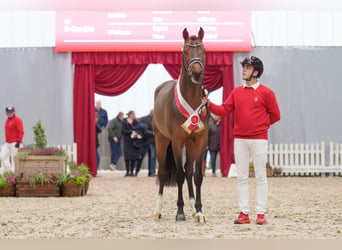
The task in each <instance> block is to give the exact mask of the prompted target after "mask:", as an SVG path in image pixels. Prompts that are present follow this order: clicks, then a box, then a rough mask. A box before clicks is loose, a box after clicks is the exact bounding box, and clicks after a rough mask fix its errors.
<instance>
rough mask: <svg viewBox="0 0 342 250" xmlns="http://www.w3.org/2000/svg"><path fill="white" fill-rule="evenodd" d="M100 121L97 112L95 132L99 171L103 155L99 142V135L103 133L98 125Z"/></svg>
mask: <svg viewBox="0 0 342 250" xmlns="http://www.w3.org/2000/svg"><path fill="white" fill-rule="evenodd" d="M98 119H99V115H98V114H97V112H96V111H95V131H96V166H97V170H98V169H99V166H100V160H101V155H100V142H99V134H100V133H101V132H102V129H101V127H100V125H99V124H98V123H97V121H98Z"/></svg>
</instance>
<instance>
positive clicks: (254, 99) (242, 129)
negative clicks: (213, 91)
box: [202, 56, 280, 225]
mask: <svg viewBox="0 0 342 250" xmlns="http://www.w3.org/2000/svg"><path fill="white" fill-rule="evenodd" d="M241 65H242V79H243V80H244V81H245V83H244V84H243V85H242V86H239V87H236V88H235V89H233V91H232V92H231V93H230V95H229V96H228V98H227V100H225V101H224V102H223V103H222V104H221V105H216V104H214V103H211V102H210V100H209V99H208V98H206V97H205V98H203V99H202V104H203V105H205V104H206V103H208V105H209V111H210V112H212V113H214V114H215V115H218V116H224V115H227V114H229V113H231V112H234V129H233V135H234V156H235V164H236V168H237V190H238V204H239V209H240V214H239V217H238V218H237V219H236V220H234V223H235V224H249V223H250V219H249V215H248V214H249V204H248V202H249V192H248V175H249V161H250V158H251V159H252V161H253V164H254V171H255V177H256V178H255V179H256V195H257V205H256V212H257V219H256V224H258V225H263V224H266V223H267V221H266V218H265V212H266V205H267V192H268V185H267V176H266V162H267V153H268V142H267V139H268V137H267V134H268V129H269V127H270V125H272V124H274V123H275V122H277V121H279V120H280V111H279V107H278V103H277V100H276V97H275V94H274V92H273V91H272V90H271V89H269V88H268V87H266V86H265V85H263V84H261V83H260V82H259V81H258V78H259V77H260V76H261V75H262V73H263V70H264V66H263V63H262V61H261V60H260V59H259V58H257V57H255V56H250V57H247V58H245V59H244V60H243V61H241Z"/></svg>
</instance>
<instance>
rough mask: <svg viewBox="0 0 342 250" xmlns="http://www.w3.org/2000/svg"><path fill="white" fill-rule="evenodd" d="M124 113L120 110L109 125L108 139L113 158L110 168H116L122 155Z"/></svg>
mask: <svg viewBox="0 0 342 250" xmlns="http://www.w3.org/2000/svg"><path fill="white" fill-rule="evenodd" d="M123 118H124V113H122V112H119V113H118V114H117V116H116V117H115V118H114V119H112V120H111V121H110V122H109V125H108V141H109V145H110V150H111V159H110V164H109V168H110V169H111V170H113V171H114V170H115V169H116V165H117V163H118V160H119V158H120V156H121V136H122V131H121V130H122V120H123Z"/></svg>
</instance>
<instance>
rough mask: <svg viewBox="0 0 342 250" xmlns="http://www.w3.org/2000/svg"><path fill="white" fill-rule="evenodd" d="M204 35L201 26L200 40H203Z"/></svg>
mask: <svg viewBox="0 0 342 250" xmlns="http://www.w3.org/2000/svg"><path fill="white" fill-rule="evenodd" d="M203 37H204V30H203V29H202V27H200V30H199V31H198V38H199V39H200V40H203Z"/></svg>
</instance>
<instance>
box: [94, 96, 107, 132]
mask: <svg viewBox="0 0 342 250" xmlns="http://www.w3.org/2000/svg"><path fill="white" fill-rule="evenodd" d="M95 109H96V112H97V114H98V115H99V119H98V121H97V123H98V124H99V125H100V127H101V128H102V129H104V128H105V127H106V126H107V124H108V114H107V111H106V110H105V109H103V108H102V103H101V101H96V104H95Z"/></svg>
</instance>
